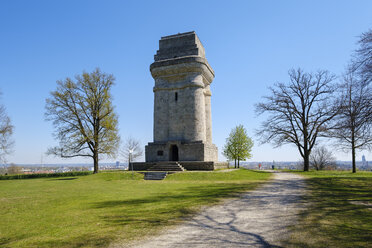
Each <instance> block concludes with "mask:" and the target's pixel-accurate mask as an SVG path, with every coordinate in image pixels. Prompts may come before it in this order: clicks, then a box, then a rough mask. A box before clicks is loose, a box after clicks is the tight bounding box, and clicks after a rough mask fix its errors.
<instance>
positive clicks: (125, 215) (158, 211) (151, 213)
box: [92, 180, 303, 247]
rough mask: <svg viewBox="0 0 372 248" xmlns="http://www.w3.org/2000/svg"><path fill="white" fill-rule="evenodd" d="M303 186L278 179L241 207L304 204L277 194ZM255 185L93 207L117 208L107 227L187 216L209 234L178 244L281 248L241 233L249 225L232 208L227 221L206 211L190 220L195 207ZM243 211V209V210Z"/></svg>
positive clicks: (199, 189) (195, 190) (164, 221)
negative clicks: (282, 190)
mask: <svg viewBox="0 0 372 248" xmlns="http://www.w3.org/2000/svg"><path fill="white" fill-rule="evenodd" d="M301 184H303V180H277V181H275V182H272V183H270V184H269V185H267V186H265V187H270V189H268V191H270V192H273V194H267V193H265V192H267V191H263V192H262V193H260V191H258V193H255V194H254V195H250V194H248V195H244V196H242V198H241V199H239V201H241V202H245V203H244V204H243V205H242V206H249V205H250V204H252V203H253V202H254V203H255V204H258V205H260V206H265V204H270V203H272V202H273V201H278V202H281V203H282V205H283V206H286V205H291V204H297V203H299V202H302V201H303V199H302V198H301V197H300V195H299V194H295V193H294V194H293V195H291V194H286V195H285V197H283V196H281V195H280V194H276V192H280V191H281V189H283V188H286V189H289V191H296V190H298V188H299V187H303V185H301ZM255 186H257V183H251V184H249V185H248V184H245V185H243V184H223V185H207V186H204V187H200V186H198V187H196V186H190V187H188V188H187V189H184V190H179V191H174V192H172V193H167V194H156V195H153V196H151V197H143V198H136V199H129V200H117V201H104V202H97V203H95V204H94V205H93V206H92V207H93V208H117V210H116V211H115V214H114V215H110V216H102V219H104V220H105V221H106V222H107V224H108V225H122V226H127V225H135V226H136V228H138V229H141V228H148V227H157V226H165V225H170V224H175V223H177V222H176V221H177V220H180V219H182V218H185V217H186V218H187V219H188V220H191V221H190V223H191V224H188V225H193V226H195V227H196V228H198V230H203V232H206V235H199V236H198V239H195V240H185V241H182V240H180V241H177V244H179V245H182V244H183V245H186V244H190V245H191V246H193V245H197V244H208V243H213V244H216V243H218V244H219V245H220V246H221V247H226V246H227V247H234V246H239V247H245V246H248V247H279V246H274V245H273V244H270V243H269V242H268V241H267V240H265V238H264V237H262V236H261V235H260V234H259V233H253V232H246V231H244V230H242V229H243V228H240V227H242V226H244V225H245V224H246V223H241V222H239V220H238V218H237V214H239V213H234V211H233V210H232V209H231V210H229V209H226V212H227V213H226V216H225V217H226V218H229V219H230V221H228V222H221V221H220V220H218V219H215V218H216V216H211V215H208V213H205V212H203V214H204V215H203V217H202V218H201V219H199V218H198V219H195V218H193V217H192V218H190V217H191V215H192V214H195V210H194V209H195V208H192V207H193V206H197V205H199V204H200V205H201V204H210V203H213V202H217V201H218V200H220V199H224V198H228V197H231V196H232V195H236V194H237V193H242V192H245V191H246V190H248V189H253V188H254V187H255ZM233 201H234V200H233ZM244 210H245V209H244V207H243V208H242V209H241V211H244ZM235 211H236V210H235ZM288 215H289V216H292V217H293V216H294V215H295V214H293V213H288ZM198 216H199V215H198ZM273 218H274V217H273ZM274 221H275V220H274ZM187 223H189V222H187ZM271 231H272V232H274V233H275V232H276V231H278V230H276V229H275V227H272V229H271ZM221 233H223V235H221ZM182 242H186V243H182Z"/></svg>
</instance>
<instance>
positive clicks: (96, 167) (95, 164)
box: [93, 152, 98, 174]
mask: <svg viewBox="0 0 372 248" xmlns="http://www.w3.org/2000/svg"><path fill="white" fill-rule="evenodd" d="M93 162H94V171H93V174H96V173H98V152H94V153H93Z"/></svg>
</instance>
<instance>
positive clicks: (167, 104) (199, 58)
mask: <svg viewBox="0 0 372 248" xmlns="http://www.w3.org/2000/svg"><path fill="white" fill-rule="evenodd" d="M154 60H155V62H154V63H152V64H151V66H150V71H151V75H152V77H153V78H154V80H155V86H154V88H153V90H154V95H155V96H154V97H155V98H154V142H151V143H149V144H148V145H147V146H146V149H145V151H146V152H145V153H146V162H158V161H213V162H217V161H218V157H217V156H218V155H217V154H218V152H217V147H216V146H215V145H214V144H212V118H211V91H210V84H211V83H212V80H213V78H214V71H213V70H212V68H211V66H210V65H209V64H208V61H207V59H206V58H205V51H204V47H203V45H202V44H201V42H200V40H199V38H198V36H197V35H196V34H195V32H187V33H182V34H176V35H170V36H165V37H162V38H161V40H160V41H159V50H158V51H157V53H156V55H155V56H154Z"/></svg>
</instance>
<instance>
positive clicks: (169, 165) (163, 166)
mask: <svg viewBox="0 0 372 248" xmlns="http://www.w3.org/2000/svg"><path fill="white" fill-rule="evenodd" d="M184 170H185V169H184V168H183V167H182V166H181V165H180V164H179V163H177V162H160V163H157V164H156V165H154V166H152V167H151V168H149V169H147V171H184Z"/></svg>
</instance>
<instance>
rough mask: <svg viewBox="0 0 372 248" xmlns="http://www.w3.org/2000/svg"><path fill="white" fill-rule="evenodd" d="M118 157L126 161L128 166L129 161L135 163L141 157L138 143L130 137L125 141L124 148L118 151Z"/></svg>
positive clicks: (141, 153)
mask: <svg viewBox="0 0 372 248" xmlns="http://www.w3.org/2000/svg"><path fill="white" fill-rule="evenodd" d="M120 155H121V156H122V157H123V158H124V159H125V160H126V161H128V166H129V163H130V162H131V161H135V160H136V159H137V158H140V157H141V156H142V155H143V150H142V148H141V145H140V142H139V141H138V140H136V139H134V138H132V137H129V138H127V139H126V141H125V143H124V146H123V147H122V149H121V150H120Z"/></svg>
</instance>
